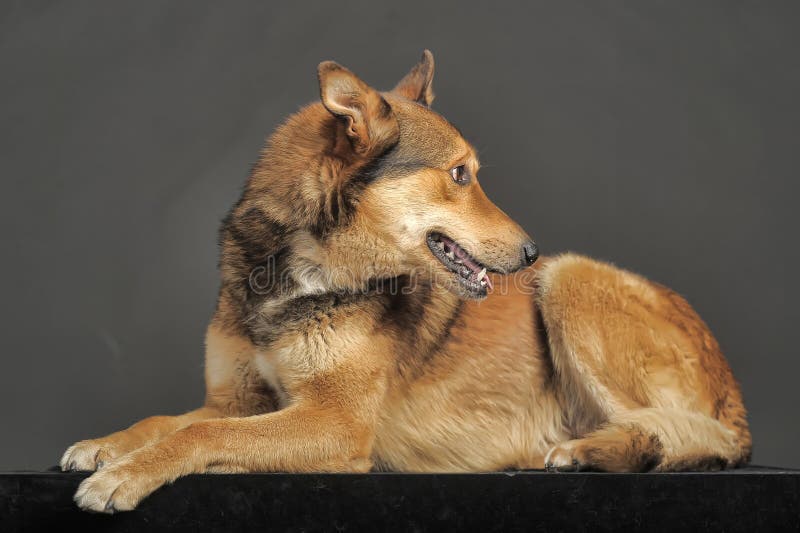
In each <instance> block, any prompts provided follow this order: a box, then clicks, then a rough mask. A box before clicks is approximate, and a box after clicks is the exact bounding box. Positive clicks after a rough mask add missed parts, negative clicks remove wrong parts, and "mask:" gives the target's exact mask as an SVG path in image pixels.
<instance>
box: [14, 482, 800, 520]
mask: <svg viewBox="0 0 800 533" xmlns="http://www.w3.org/2000/svg"><path fill="white" fill-rule="evenodd" d="M87 475H88V474H86V473H71V474H62V473H7V474H0V531H3V532H11V531H17V530H23V531H82V532H86V531H159V530H170V531H223V530H225V531H231V530H232V531H244V530H253V531H546V532H555V531H618V530H619V531H625V530H634V531H637V530H640V531H643V530H647V531H665V532H670V533H674V532H676V531H729V532H730V531H743V532H748V533H751V532H753V531H797V530H798V529H800V471H789V470H781V469H773V468H763V467H752V468H748V469H743V470H737V471H727V472H719V473H680V474H601V473H580V474H567V473H545V472H514V473H488V474H306V475H297V474H249V475H213V476H212V475H208V476H199V475H195V476H189V477H187V478H182V479H179V480H178V481H177V482H176V483H175V484H174V485H171V486H167V487H164V488H162V489H160V490H159V491H157V492H156V493H154V494H153V495H152V496H151V497H150V498H148V499H146V500H145V501H143V502H142V504H141V505H140V507H139V508H138V509H137V510H135V511H133V512H129V513H120V514H117V515H114V516H105V515H93V514H88V513H85V512H82V511H79V510H78V509H77V507H75V505H74V503H73V502H72V499H71V498H72V494H73V492H74V491H75V489H76V488H77V486H78V484H79V483H80V481H81V480H82V479H84V478H85V477H86V476H87Z"/></svg>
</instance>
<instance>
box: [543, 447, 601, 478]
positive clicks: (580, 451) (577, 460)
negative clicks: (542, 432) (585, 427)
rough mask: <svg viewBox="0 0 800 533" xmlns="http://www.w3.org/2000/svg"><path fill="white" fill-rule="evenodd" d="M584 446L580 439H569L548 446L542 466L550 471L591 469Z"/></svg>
mask: <svg viewBox="0 0 800 533" xmlns="http://www.w3.org/2000/svg"><path fill="white" fill-rule="evenodd" d="M585 448H586V447H585V446H584V445H583V444H582V443H581V441H580V440H569V441H566V442H562V443H561V444H557V445H556V446H553V447H552V448H550V451H549V452H547V455H546V456H545V458H544V468H545V470H549V471H551V472H580V471H582V470H590V469H592V465H591V462H590V460H589V458H588V454H587V451H586V449H585Z"/></svg>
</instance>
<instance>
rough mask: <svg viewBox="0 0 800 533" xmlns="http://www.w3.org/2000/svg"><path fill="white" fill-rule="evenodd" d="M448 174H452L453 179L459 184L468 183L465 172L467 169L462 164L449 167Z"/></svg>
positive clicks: (467, 175)
mask: <svg viewBox="0 0 800 533" xmlns="http://www.w3.org/2000/svg"><path fill="white" fill-rule="evenodd" d="M450 176H452V178H453V181H455V182H456V183H458V184H459V185H465V184H467V183H469V174H467V169H466V168H464V165H458V166H457V167H453V168H451V169H450Z"/></svg>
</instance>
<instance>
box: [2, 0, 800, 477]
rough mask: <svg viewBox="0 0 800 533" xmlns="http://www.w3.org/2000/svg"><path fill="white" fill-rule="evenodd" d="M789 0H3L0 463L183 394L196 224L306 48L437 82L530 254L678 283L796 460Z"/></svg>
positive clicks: (373, 69) (240, 171) (383, 77)
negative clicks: (431, 76) (424, 64)
mask: <svg viewBox="0 0 800 533" xmlns="http://www.w3.org/2000/svg"><path fill="white" fill-rule="evenodd" d="M798 27H800V2H797V1H794V0H770V1H768V2H767V1H763V2H758V1H749V2H737V1H730V0H708V1H703V2H667V1H656V0H640V1H636V2H631V1H617V0H609V1H603V2H598V1H597V0H558V1H547V2H545V1H539V0H532V1H528V2H513V3H512V2H503V3H496V2H487V1H485V0H482V1H480V2H471V1H458V2H431V1H429V0H404V1H403V2H374V1H367V0H364V1H361V2H353V1H348V0H341V1H338V0H337V1H330V0H320V1H318V2H305V1H300V0H298V1H294V2H268V1H263V0H254V1H245V0H237V1H229V2H219V1H209V0H193V1H185V0H175V1H170V2H164V1H147V0H140V1H131V2H108V1H103V0H100V1H94V2H92V1H83V2H53V1H42V0H6V1H2V2H0V227H2V228H3V230H4V232H3V244H2V247H0V250H2V251H0V254H1V255H0V259H2V260H1V261H0V280H2V286H3V294H2V298H0V354H2V364H1V366H0V416H1V417H2V420H3V423H4V431H7V432H11V433H12V434H13V435H14V438H3V439H0V469H19V468H29V469H41V468H46V467H47V466H48V465H50V464H52V463H53V462H54V461H57V460H58V459H59V458H60V457H61V454H62V453H63V451H64V450H65V449H66V448H67V447H68V446H69V445H71V444H72V443H73V442H75V441H77V440H81V439H86V438H90V437H97V436H101V435H104V434H108V433H111V432H113V431H117V430H119V429H122V428H124V427H127V426H129V425H130V424H132V423H134V422H135V421H137V420H139V419H142V418H144V417H146V416H150V415H155V414H178V413H181V412H184V411H187V410H189V409H193V408H195V407H198V406H199V405H200V403H201V402H202V401H203V397H204V395H203V334H204V329H205V327H206V324H207V322H208V319H209V318H210V316H211V313H212V311H213V306H214V299H215V297H216V295H217V289H218V281H217V279H218V278H217V272H216V263H217V247H216V239H217V226H218V224H219V221H220V219H221V218H222V216H223V215H224V214H225V212H226V211H227V209H228V208H229V207H230V206H231V205H232V203H233V202H234V201H235V199H236V197H237V195H238V194H239V191H240V188H241V186H242V184H243V183H244V180H245V178H246V176H247V174H248V171H249V170H250V167H251V165H252V164H253V162H254V161H255V159H256V157H257V154H258V151H259V149H260V147H261V145H262V142H263V139H264V137H265V136H266V135H267V134H268V133H270V132H271V131H272V130H273V129H274V128H275V127H276V126H277V125H278V124H279V123H280V122H281V121H282V120H283V119H284V118H285V117H286V116H287V115H288V114H289V113H291V112H293V111H294V110H296V109H297V108H298V107H299V106H301V105H303V104H304V103H306V102H310V101H311V100H314V99H316V98H318V97H319V88H318V86H317V74H316V67H317V64H318V63H319V62H320V61H322V60H325V59H334V60H336V61H339V62H341V63H342V64H344V65H346V66H347V67H349V68H351V69H352V70H353V71H354V72H356V73H357V74H359V75H360V76H362V77H363V78H364V79H365V80H366V81H367V82H369V83H371V84H373V85H374V86H376V87H378V88H384V89H385V88H389V87H392V86H393V85H394V84H395V83H396V82H397V81H398V80H399V79H400V77H401V76H402V75H403V74H405V72H407V71H408V69H410V68H411V66H412V65H413V64H414V62H415V61H417V60H418V59H419V56H420V54H421V52H422V49H423V48H426V47H427V48H430V49H431V50H432V51H433V53H434V54H435V57H436V77H435V80H434V89H435V91H436V94H437V96H436V100H435V102H434V104H433V107H434V109H436V110H438V111H440V112H441V113H442V114H444V116H446V117H448V118H449V119H451V120H452V121H453V123H454V124H456V125H457V126H458V127H459V129H461V130H462V131H463V132H464V135H465V136H466V137H467V138H468V139H469V140H471V141H473V143H474V144H475V145H476V147H477V148H478V151H479V153H480V158H481V162H482V163H483V168H482V170H481V172H480V174H479V179H480V182H481V184H482V186H483V187H484V189H485V190H486V192H487V194H488V196H489V197H490V198H491V199H492V200H494V201H495V202H496V203H497V205H498V206H499V207H500V208H502V209H503V210H504V211H506V212H507V213H508V214H509V215H510V216H511V217H513V218H514V219H515V220H517V221H518V222H519V223H520V224H521V225H522V226H523V227H524V228H525V230H526V231H528V232H529V234H530V235H531V236H532V237H533V238H534V239H536V241H537V244H539V245H540V247H541V252H542V254H543V255H549V254H552V253H554V252H556V251H560V250H567V249H571V250H575V251H579V252H582V253H586V254H591V255H594V256H597V257H600V258H602V259H607V260H611V261H614V262H616V263H617V264H618V265H620V266H622V267H625V268H629V269H632V270H636V271H639V272H641V273H643V274H645V275H647V276H649V277H651V278H653V279H655V280H656V281H659V282H662V283H665V284H667V285H669V286H671V287H673V288H674V289H675V290H677V291H678V292H679V293H681V294H683V295H684V296H686V297H687V298H688V299H689V301H690V302H691V303H692V304H693V305H694V306H695V307H696V308H697V309H698V311H699V312H700V314H701V316H703V318H704V319H705V320H706V321H707V322H708V323H709V325H710V326H711V328H712V330H713V331H714V332H715V333H716V335H717V336H718V338H719V340H720V342H721V345H722V348H723V350H724V351H725V353H726V355H727V357H728V358H729V360H730V362H731V365H732V367H733V370H734V373H735V375H736V377H737V378H738V379H739V380H740V381H741V383H742V386H743V389H744V398H745V403H746V404H747V407H748V409H749V412H750V419H751V421H752V429H753V438H754V443H755V460H756V461H758V462H760V463H766V464H783V465H786V466H794V467H800V454H798V453H797V450H798V448H800V424H797V423H796V421H797V413H796V406H797V405H798V404H800V387H798V386H797V376H798V374H800V357H798V353H797V352H798V350H797V335H796V332H797V325H798V324H800V305H797V302H798V301H800V276H798V275H797V270H798V265H800V246H798V245H797V228H798V227H800V209H798V207H797V202H798V197H800V179H798V172H800V133H799V132H800V103H799V102H800V100H798V95H800V60H798V50H800V31H798Z"/></svg>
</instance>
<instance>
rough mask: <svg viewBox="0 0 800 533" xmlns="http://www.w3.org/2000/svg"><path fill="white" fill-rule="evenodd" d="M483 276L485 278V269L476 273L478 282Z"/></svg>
mask: <svg viewBox="0 0 800 533" xmlns="http://www.w3.org/2000/svg"><path fill="white" fill-rule="evenodd" d="M484 276H486V269H485V268H484V269H483V270H481V271H480V272H478V281H482V280H483V278H484ZM485 284H486V283H485V282H484V285H485Z"/></svg>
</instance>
